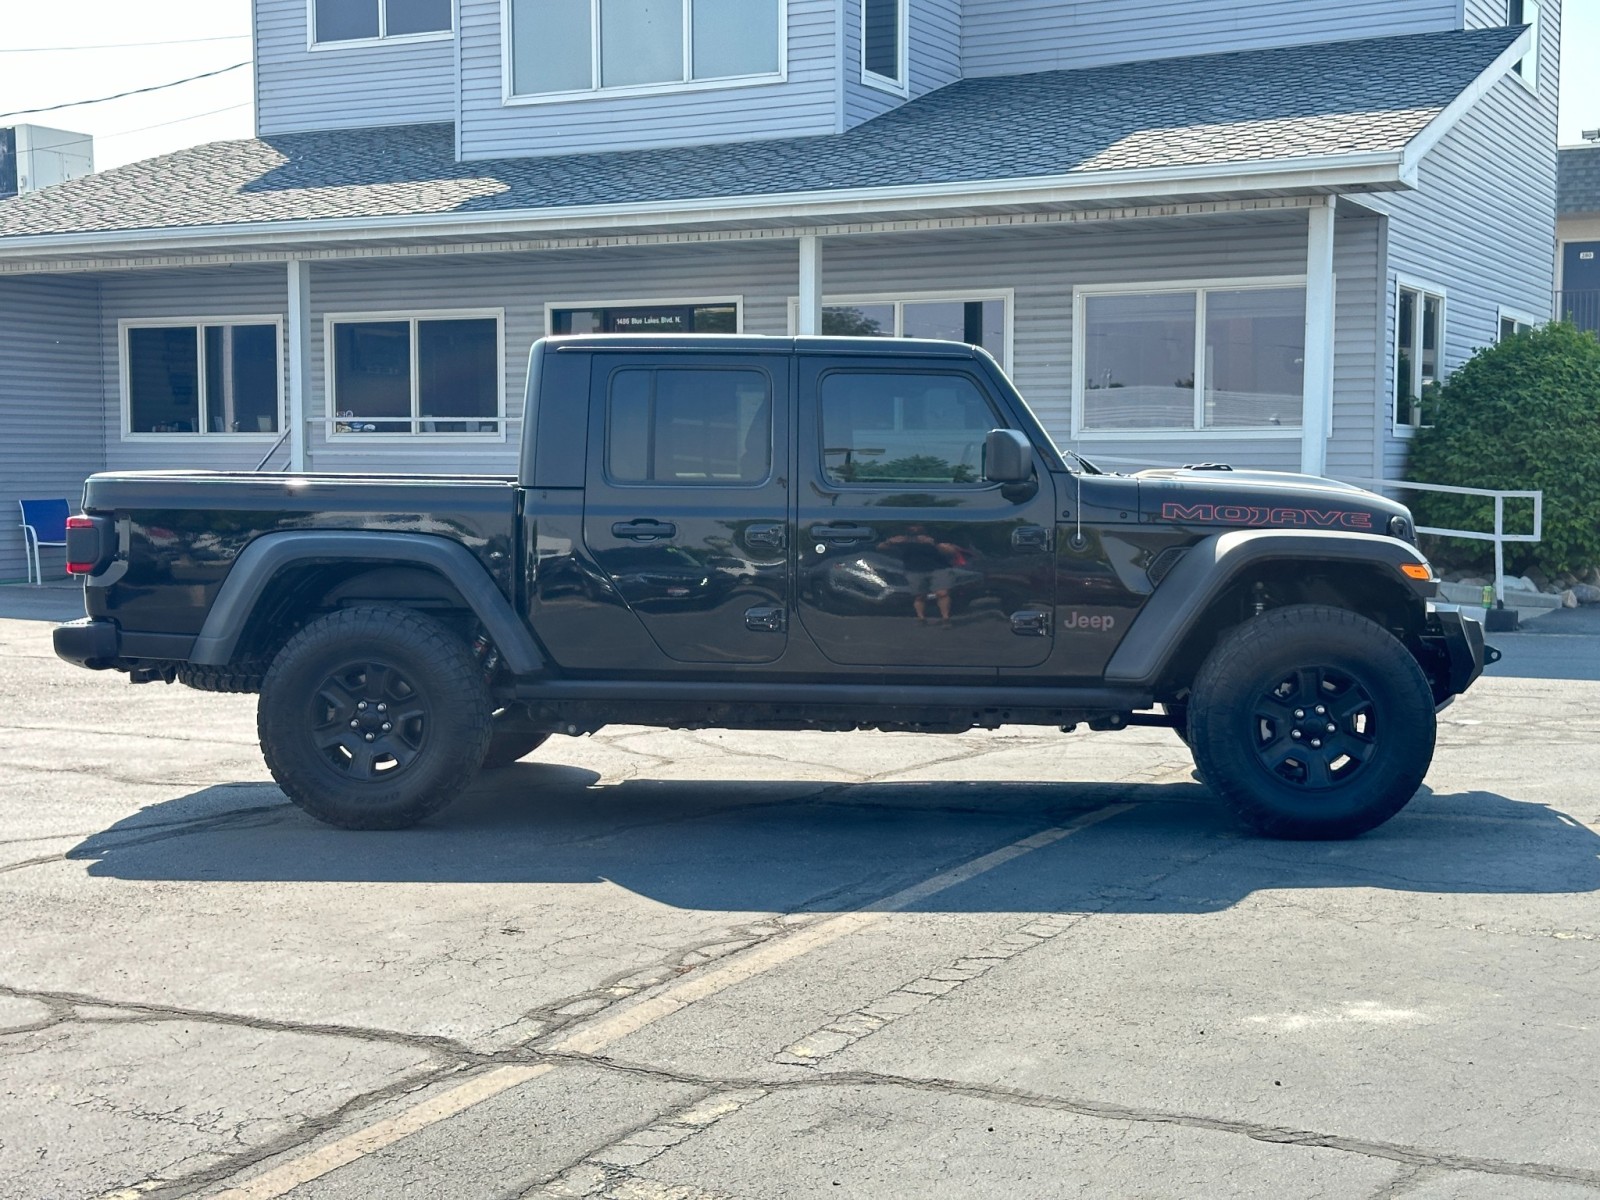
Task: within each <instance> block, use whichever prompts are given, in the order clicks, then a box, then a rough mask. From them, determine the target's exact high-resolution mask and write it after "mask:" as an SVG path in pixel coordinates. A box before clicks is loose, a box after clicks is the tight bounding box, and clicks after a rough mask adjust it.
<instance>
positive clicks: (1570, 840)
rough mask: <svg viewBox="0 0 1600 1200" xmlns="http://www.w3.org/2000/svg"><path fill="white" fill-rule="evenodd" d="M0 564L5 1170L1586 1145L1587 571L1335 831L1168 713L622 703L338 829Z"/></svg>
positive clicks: (1595, 796)
mask: <svg viewBox="0 0 1600 1200" xmlns="http://www.w3.org/2000/svg"><path fill="white" fill-rule="evenodd" d="M0 593H3V594H0V614H4V615H0V736H3V738H4V746H5V752H4V754H3V755H0V1197H4V1198H11V1197H15V1198H17V1200H57V1198H61V1200H77V1198H85V1200H110V1198H113V1197H114V1198H116V1200H167V1198H168V1197H180V1196H207V1197H226V1198H227V1200H275V1198H276V1197H290V1198H291V1200H366V1198H388V1197H426V1198H429V1200H432V1198H435V1197H439V1198H461V1200H479V1198H496V1200H499V1198H505V1200H522V1198H525V1197H526V1198H533V1197H540V1198H543V1197H600V1198H611V1200H625V1198H626V1200H707V1198H713V1197H716V1198H720V1197H740V1198H746V1197H749V1198H757V1200H760V1198H779V1197H784V1198H787V1197H808V1196H830V1197H857V1198H870V1200H877V1198H880V1197H929V1196H974V1195H976V1196H995V1197H1033V1196H1039V1197H1056V1196H1082V1197H1107V1196H1116V1197H1122V1196H1137V1197H1235V1196H1237V1197H1271V1198H1274V1200H1276V1198H1281V1197H1312V1196H1328V1197H1359V1198H1366V1197H1372V1198H1374V1200H1375V1198H1377V1197H1406V1198H1408V1200H1447V1198H1448V1200H1477V1198H1484V1200H1488V1198H1491V1197H1492V1198H1500V1197H1530V1198H1533V1200H1560V1198H1564V1197H1579V1196H1596V1195H1600V1138H1597V1137H1596V1136H1595V1132H1594V1131H1595V1129H1596V1128H1597V1126H1600V1088H1597V1086H1596V1083H1595V1079H1596V1075H1597V1070H1596V1068H1597V1065H1600V1043H1597V1037H1600V1034H1597V1030H1600V988H1597V987H1596V982H1597V974H1596V972H1597V968H1600V913H1597V908H1596V902H1595V899H1596V893H1597V891H1600V786H1597V784H1596V781H1597V780H1600V629H1596V628H1595V622H1593V621H1591V620H1588V618H1587V617H1586V616H1583V617H1580V616H1574V617H1572V618H1568V617H1566V616H1565V615H1564V614H1556V615H1555V616H1553V617H1550V618H1545V619H1543V620H1542V621H1541V623H1540V624H1539V626H1538V627H1537V628H1536V630H1535V631H1530V632H1528V633H1524V634H1518V635H1512V636H1508V637H1503V638H1499V639H1497V641H1498V642H1499V644H1500V645H1501V646H1502V648H1503V649H1504V650H1505V651H1506V661H1505V662H1504V663H1502V664H1501V665H1500V666H1499V667H1498V668H1496V669H1495V672H1494V674H1493V676H1492V677H1491V678H1488V679H1486V680H1484V681H1483V682H1481V683H1480V684H1479V685H1478V686H1477V687H1476V688H1475V689H1474V690H1473V691H1472V692H1471V693H1470V694H1469V695H1468V696H1467V697H1465V698H1464V699H1462V700H1461V701H1460V702H1459V703H1457V704H1456V705H1455V706H1454V707H1452V708H1450V709H1448V710H1447V711H1446V712H1445V713H1444V714H1443V716H1442V724H1441V736H1440V747H1439V753H1438V756H1437V758H1436V760H1435V764H1434V769H1433V772H1432V773H1431V775H1430V776H1429V779H1428V783H1427V787H1426V788H1425V789H1424V791H1423V793H1422V794H1421V795H1419V796H1418V797H1417V799H1416V800H1415V801H1414V802H1413V803H1412V805H1411V806H1410V807H1409V808H1408V809H1407V810H1406V811H1405V812H1404V813H1402V814H1401V815H1400V817H1398V818H1397V819H1396V820H1394V821H1393V822H1391V823H1390V824H1389V825H1387V826H1385V827H1384V828H1382V829H1380V830H1378V831H1376V832H1375V833H1373V834H1370V835H1368V836H1367V837H1365V838H1362V839H1359V840H1357V841H1354V842H1345V843H1320V844H1319V843H1310V844H1294V843H1277V842H1268V841H1262V840H1258V839H1253V838H1250V837H1247V836H1245V835H1243V834H1242V833H1241V831H1240V830H1239V829H1238V828H1237V827H1236V826H1235V825H1234V824H1233V822H1232V821H1231V820H1230V819H1229V817H1228V815H1227V814H1226V812H1224V811H1223V810H1222V809H1220V808H1219V807H1218V806H1217V805H1216V804H1214V803H1213V802H1212V800H1211V799H1210V797H1209V795H1208V793H1207V792H1206V791H1205V790H1204V789H1203V788H1202V787H1200V786H1199V785H1198V784H1197V783H1196V782H1195V780H1194V778H1193V774H1192V770H1193V768H1192V763H1191V762H1190V760H1189V757H1188V754H1187V752H1186V751H1185V749H1184V747H1183V746H1182V745H1181V744H1180V743H1179V742H1178V741H1177V740H1176V738H1174V737H1173V736H1172V735H1171V734H1169V733H1166V732H1164V731H1160V730H1135V731H1129V732H1125V733H1121V734H1097V735H1089V734H1083V733H1078V734H1072V735H1067V736H1063V735H1061V734H1058V733H1052V732H1048V731H1041V730H1007V731H1002V732H999V733H993V734H968V735H964V736H961V737H916V736H910V735H885V734H855V735H823V734H815V735H811V734H805V735H802V734H777V735H775V734H745V733H739V734H734V733H714V732H713V733H673V732H660V731H651V730H641V729H625V728H617V729H610V730H607V731H605V732H603V733H602V734H600V735H598V736H596V737H593V738H585V739H582V740H570V739H564V738H558V739H555V740H554V741H553V742H552V743H550V744H549V745H547V746H546V747H545V748H544V749H543V750H542V751H541V752H540V753H539V755H537V756H536V760H535V761H529V762H524V763H521V764H518V765H516V766H514V767H511V768H508V769H506V770H504V771H500V772H495V773H492V774H488V775H485V776H484V777H483V779H482V780H481V781H480V782H479V783H478V784H477V785H475V787H474V788H473V790H472V791H471V793H470V794H469V795H468V796H467V797H466V798H465V799H464V800H463V801H462V802H461V803H459V804H457V805H456V806H455V807H453V808H451V809H449V810H448V811H447V812H445V813H444V814H442V815H441V816H439V817H437V818H435V819H434V820H432V821H430V822H429V823H427V824H426V825H425V826H423V827H421V828H419V829H415V830H410V831H406V832H399V833H349V832H343V831H339V830H334V829H330V828H326V827H324V826H321V825H318V824H317V823H315V822H314V821H312V820H310V819H309V818H307V817H305V816H303V815H302V814H300V813H299V812H298V811H297V810H296V809H294V808H293V807H291V806H290V805H289V804H287V802H286V801H285V800H284V799H283V797H282V795H281V793H279V792H278V791H277V789H276V788H275V787H274V786H273V785H272V783H271V782H270V779H269V777H268V776H267V773H266V770H265V768H264V766H263V764H262V761H261V756H260V753H259V751H258V749H257V747H256V745H255V734H254V702H253V698H251V697H237V696H209V695H203V694H200V693H196V692H191V691H188V690H186V689H183V688H178V687H162V686H160V685H155V686H147V687H140V688H132V687H130V686H128V685H127V684H126V683H125V682H124V681H123V679H122V678H121V677H120V676H114V675H96V674H91V673H89V672H84V671H79V670H75V669H73V668H70V667H67V666H66V665H64V664H62V663H59V662H58V661H57V660H56V659H55V658H54V657H53V655H52V654H51V652H50V647H49V624H48V622H47V621H46V620H44V619H41V618H46V617H52V616H55V617H65V616H70V615H71V614H72V601H73V599H74V597H72V596H71V595H70V594H66V595H63V594H62V593H53V594H50V593H32V594H26V593H24V591H23V590H22V589H0ZM29 616H31V617H33V618H34V619H23V618H25V617H29ZM1585 621H1588V623H1587V624H1585V623H1584V622H1585Z"/></svg>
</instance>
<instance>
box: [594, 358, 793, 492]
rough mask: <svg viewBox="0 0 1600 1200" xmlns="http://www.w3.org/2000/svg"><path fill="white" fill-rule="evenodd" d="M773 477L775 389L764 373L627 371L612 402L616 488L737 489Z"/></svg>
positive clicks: (610, 471) (610, 460)
mask: <svg viewBox="0 0 1600 1200" xmlns="http://www.w3.org/2000/svg"><path fill="white" fill-rule="evenodd" d="M771 473H772V383H771V380H770V379H768V377H767V375H766V373H765V372H762V371H753V370H742V369H718V368H704V367H662V368H629V369H624V370H620V371H617V372H615V373H614V374H613V375H612V376H611V382H610V388H609V392H608V395H607V399H606V474H607V476H608V477H609V478H610V479H611V480H612V482H614V483H655V484H699V485H706V484H717V485H730V484H731V485H738V484H756V483H761V482H763V481H764V480H765V479H766V478H767V477H768V476H769V475H770V474H771Z"/></svg>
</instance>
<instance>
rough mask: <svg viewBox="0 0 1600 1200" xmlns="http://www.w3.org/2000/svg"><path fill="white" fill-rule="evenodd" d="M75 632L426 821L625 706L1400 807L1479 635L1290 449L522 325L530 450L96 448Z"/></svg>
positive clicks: (88, 657) (935, 380)
mask: <svg viewBox="0 0 1600 1200" xmlns="http://www.w3.org/2000/svg"><path fill="white" fill-rule="evenodd" d="M68 540H69V546H68V558H69V560H70V564H71V569H72V570H73V571H74V572H75V573H77V574H80V575H84V576H86V579H85V583H86V588H85V596H86V608H87V612H88V616H87V618H86V619H83V620H79V621H75V622H73V623H71V624H67V625H64V626H61V627H59V628H57V629H56V630H55V647H56V651H57V653H58V654H59V655H60V656H61V657H62V658H64V659H66V660H67V661H68V662H72V663H76V664H78V665H80V666H84V667H88V668H91V669H94V670H105V669H114V670H118V671H122V672H125V673H126V674H127V675H128V676H129V677H130V678H131V679H132V680H133V681H134V682H136V683H143V682H151V681H155V680H161V681H165V682H169V683H170V682H173V681H178V682H182V683H185V684H188V685H189V686H191V687H196V688H200V689H202V690H210V691H219V692H259V694H260V700H259V717H258V726H259V732H260V737H261V747H262V751H263V753H264V754H265V756H266V761H267V765H268V766H269V767H270V769H271V771H272V774H273V777H274V778H275V779H276V780H277V781H278V783H279V784H280V785H281V786H282V788H283V790H284V792H285V793H286V794H287V795H288V797H289V798H290V799H291V800H292V801H294V803H296V804H298V805H299V806H300V807H302V808H303V809H305V810H306V811H307V812H309V813H311V814H312V815H314V816H316V817H318V818H320V819H322V820H324V821H328V822H331V823H333V824H335V825H340V826H345V827H347V828H361V829H388V828H399V827H403V826H408V825H412V824H414V823H416V822H418V821H421V820H423V819H424V818H426V817H428V816H430V815H431V814H433V813H435V812H437V811H439V810H440V809H441V808H443V807H444V806H445V805H446V804H447V803H448V802H449V801H450V800H451V799H452V798H453V797H455V796H456V795H457V794H458V793H459V792H460V791H461V790H462V789H463V788H464V787H466V786H467V784H468V783H469V782H470V781H471V780H472V779H473V777H474V775H475V774H476V773H477V772H478V771H479V770H480V769H482V768H484V767H486V766H488V767H494V766H503V765H505V764H507V763H510V762H513V761H515V760H517V759H519V758H521V757H523V756H525V755H528V754H531V753H532V752H533V751H534V750H536V749H537V748H538V747H539V745H540V744H541V743H542V742H544V741H545V740H546V739H547V738H548V737H550V736H551V735H552V734H557V733H559V734H567V735H573V736H577V735H582V734H586V733H593V732H594V731H596V730H598V729H600V728H601V727H603V726H605V725H609V724H613V723H626V724H632V725H653V726H667V727H673V728H687V729H703V728H728V729H757V730H760V729H769V730H798V729H819V730H837V731H843V730H857V729H883V730H903V731H920V732H928V733H959V732H963V731H966V730H971V729H993V728H996V727H997V726H1001V725H1007V724H1028V725H1044V726H1055V727H1059V728H1061V729H1062V730H1064V731H1067V730H1071V729H1073V728H1074V727H1076V726H1078V725H1081V724H1087V725H1088V726H1089V727H1090V728H1091V729H1097V730H1111V729H1121V728H1124V727H1127V726H1130V725H1166V726H1170V727H1172V728H1173V729H1175V730H1176V731H1177V733H1178V736H1179V737H1181V738H1182V739H1183V740H1184V741H1185V742H1187V743H1188V745H1189V746H1190V747H1191V749H1192V750H1193V753H1194V757H1195V761H1196V764H1197V765H1198V768H1199V772H1200V775H1201V778H1202V779H1203V780H1204V781H1205V782H1206V783H1207V784H1208V785H1209V786H1210V787H1211V788H1212V789H1213V790H1214V791H1215V792H1216V793H1218V794H1219V795H1220V796H1221V797H1223V798H1224V799H1225V800H1227V801H1228V802H1229V803H1230V804H1231V805H1232V806H1233V807H1234V809H1235V810H1236V811H1237V812H1238V813H1239V814H1240V815H1241V816H1242V817H1243V819H1244V820H1245V821H1246V822H1247V823H1248V824H1249V825H1251V826H1253V827H1254V828H1255V829H1256V830H1258V831H1260V832H1262V833H1265V834H1268V835H1273V836H1281V837H1303V838H1304V837H1348V836H1353V835H1356V834H1359V833H1362V832H1364V831H1366V830H1369V829H1371V828H1373V827H1374V826H1377V825H1379V824H1380V823H1382V822H1383V821H1385V820H1387V819H1388V818H1389V817H1391V816H1393V815H1394V814H1395V813H1396V812H1398V811H1399V810H1400V809H1401V808H1402V807H1403V806H1404V805H1405V804H1406V802H1407V801H1408V800H1409V799H1410V798H1411V796H1412V795H1413V794H1414V793H1415V792H1416V790H1417V788H1418V786H1419V785H1420V784H1421V782H1422V778H1423V775H1424V774H1425V772H1426V771H1427V769H1428V766H1429V763H1430V761H1431V758H1432V755H1433V748H1434V730H1435V712H1436V710H1437V709H1438V708H1440V707H1442V706H1443V705H1445V704H1447V703H1448V702H1449V701H1450V700H1451V699H1452V698H1453V697H1454V696H1456V695H1457V694H1458V693H1460V692H1462V691H1463V690H1465V689H1466V688H1467V687H1468V686H1469V685H1470V684H1471V683H1472V682H1473V680H1475V679H1476V678H1477V677H1478V675H1479V674H1480V673H1481V672H1482V670H1483V666H1484V663H1485V661H1486V660H1489V661H1492V660H1493V659H1494V658H1496V657H1497V655H1496V654H1495V652H1494V651H1493V650H1492V649H1489V648H1487V647H1485V645H1484V640H1483V630H1482V626H1481V625H1480V624H1479V623H1478V622H1476V621H1475V620H1472V619H1469V618H1464V617H1463V616H1462V615H1461V614H1460V613H1458V612H1456V611H1452V610H1449V609H1441V608H1436V607H1435V605H1434V604H1433V602H1432V598H1433V597H1434V595H1435V592H1436V583H1435V579H1434V575H1433V572H1432V570H1431V568H1430V567H1429V565H1428V562H1427V560H1426V559H1425V558H1424V557H1423V556H1422V555H1421V554H1420V553H1419V552H1418V551H1417V549H1416V546H1415V544H1414V541H1415V534H1414V529H1413V525H1412V521H1411V516H1410V514H1409V513H1408V512H1407V510H1406V509H1405V508H1404V507H1403V506H1401V505H1399V504H1396V503H1393V502H1392V501H1389V500H1387V499H1384V498H1383V497H1380V496H1377V495H1374V494H1372V493H1369V492H1365V491H1361V490H1359V489H1357V488H1354V487H1350V486H1346V485H1343V484H1338V483H1333V482H1330V481H1327V480H1322V479H1315V478H1310V477H1306V476H1297V475H1283V474H1270V473H1262V472H1249V471H1233V470H1229V469H1227V468H1225V467H1217V466H1214V465H1209V464H1208V465H1204V466H1199V467H1194V468H1185V469H1183V470H1159V471H1144V472H1141V473H1139V474H1137V475H1120V474H1111V473H1106V472H1103V471H1100V470H1097V469H1096V468H1095V467H1094V466H1092V465H1091V464H1090V463H1088V462H1087V461H1084V460H1081V459H1078V458H1076V457H1074V458H1073V460H1072V461H1071V462H1070V463H1069V462H1068V461H1066V460H1064V459H1063V457H1062V456H1061V454H1060V453H1059V452H1058V451H1057V449H1056V448H1055V446H1054V445H1053V444H1052V443H1051V441H1050V439H1049V437H1047V436H1046V434H1045V433H1044V431H1043V429H1042V428H1040V426H1039V424H1038V423H1037V421H1036V420H1035V419H1034V417H1033V415H1032V414H1031V413H1030V411H1029V410H1028V407H1027V405H1026V404H1025V403H1024V402H1023V400H1022V399H1021V397H1020V396H1019V395H1018V394H1017V392H1016V390H1015V389H1014V388H1013V387H1012V385H1011V383H1010V382H1009V380H1008V379H1007V378H1006V376H1005V375H1004V373H1003V372H1002V371H1001V370H1000V368H999V366H998V365H997V364H996V363H995V361H994V360H993V359H992V358H991V357H989V356H988V355H987V354H985V353H984V352H983V351H982V350H977V349H973V348H971V347H967V346H962V345H957V344H954V343H944V342H926V341H909V340H908V341H890V340H878V339H871V340H868V339H844V338H767V337H716V336H691V337H651V336H640V335H632V336H620V337H619V336H602V337H581V338H547V339H545V340H543V341H540V342H539V343H537V344H536V345H535V346H534V348H533V353H532V358H531V362H530V367H529V373H528V384H527V407H526V416H525V418H524V436H523V443H522V457H521V467H520V470H519V472H518V475H517V477H516V478H494V477H480V476H404V477H402V476H385V475H315V474H309V475H270V474H230V473H214V472H203V471H166V472H133V473H108V474H101V475H96V476H94V477H93V478H91V479H90V480H89V481H88V484H87V486H86V488H85V492H84V501H83V512H82V514H81V515H78V516H76V517H74V518H73V519H72V521H71V528H70V529H69V532H68Z"/></svg>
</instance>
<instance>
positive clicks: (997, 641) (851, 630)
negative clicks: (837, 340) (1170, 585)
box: [795, 357, 1055, 671]
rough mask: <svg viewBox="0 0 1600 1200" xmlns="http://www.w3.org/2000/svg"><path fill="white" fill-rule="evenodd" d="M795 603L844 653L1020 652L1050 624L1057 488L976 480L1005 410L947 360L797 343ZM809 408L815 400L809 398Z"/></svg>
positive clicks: (1040, 475) (995, 655)
mask: <svg viewBox="0 0 1600 1200" xmlns="http://www.w3.org/2000/svg"><path fill="white" fill-rule="evenodd" d="M800 363H801V367H800V382H799V387H800V395H802V396H807V397H815V398H816V400H815V408H816V414H815V415H816V419H815V420H812V419H810V418H809V417H808V418H807V419H806V420H804V421H802V422H801V423H800V435H799V436H800V446H799V450H800V455H799V472H798V481H799V488H798V524H797V526H796V530H795V537H796V540H797V542H798V552H797V555H796V561H797V563H798V589H799V592H798V596H797V601H798V604H797V608H798V612H799V614H800V621H801V623H802V624H803V625H804V627H805V630H806V632H807V633H808V634H809V635H810V636H811V638H812V639H813V640H814V641H815V642H816V644H817V646H818V648H819V649H820V650H821V651H822V653H823V654H824V655H826V656H827V657H828V658H829V659H831V660H832V661H834V662H837V663H843V664H852V665H861V666H881V667H885V668H902V667H903V668H910V669H912V670H919V671H920V670H926V669H927V668H930V667H931V668H940V667H998V668H1004V667H1027V666H1033V665H1035V664H1037V663H1041V662H1043V661H1044V660H1045V659H1046V658H1047V657H1048V656H1049V653H1050V648H1051V638H1052V636H1053V632H1054V625H1055V622H1054V602H1055V571H1054V562H1055V556H1054V549H1055V543H1054V532H1053V531H1054V529H1055V497H1054V494H1053V492H1052V488H1051V479H1050V475H1049V473H1048V472H1047V470H1046V469H1045V467H1044V464H1042V463H1038V464H1036V473H1037V479H1036V483H1035V485H1034V486H1033V487H1032V488H1031V489H1030V488H1015V487H1010V488H1002V487H1001V486H1000V485H998V484H991V483H987V482H985V481H984V479H983V448H984V440H985V438H986V436H987V435H988V433H989V431H990V430H992V429H996V428H1005V427H1007V426H1009V425H1011V424H1012V423H1011V422H1009V421H1008V420H1006V418H1005V417H1004V415H1003V411H1004V410H1003V406H1002V404H1001V403H1000V402H999V400H998V398H997V397H996V396H995V395H994V394H993V392H992V390H991V387H990V385H989V384H988V383H987V382H986V380H985V379H984V378H983V377H982V376H981V375H980V374H979V373H978V372H977V371H975V370H973V369H972V367H971V366H970V365H969V364H966V363H958V362H952V361H951V360H949V359H944V360H938V359H932V360H927V361H923V360H919V359H898V360H896V361H895V362H894V364H893V365H885V366H882V367H879V366H864V365H862V363H861V360H859V359H856V360H850V359H837V360H830V359H828V358H823V357H816V358H812V357H802V358H801V360H800ZM802 411H806V410H805V409H804V408H802Z"/></svg>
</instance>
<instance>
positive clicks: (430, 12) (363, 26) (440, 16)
mask: <svg viewBox="0 0 1600 1200" xmlns="http://www.w3.org/2000/svg"><path fill="white" fill-rule="evenodd" d="M450 31H451V16H450V0H312V3H311V44H312V45H313V46H330V45H331V46H337V45H348V44H349V43H351V42H377V41H405V40H412V39H419V40H420V39H423V38H436V37H440V36H441V35H448V34H449V33H450Z"/></svg>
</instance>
